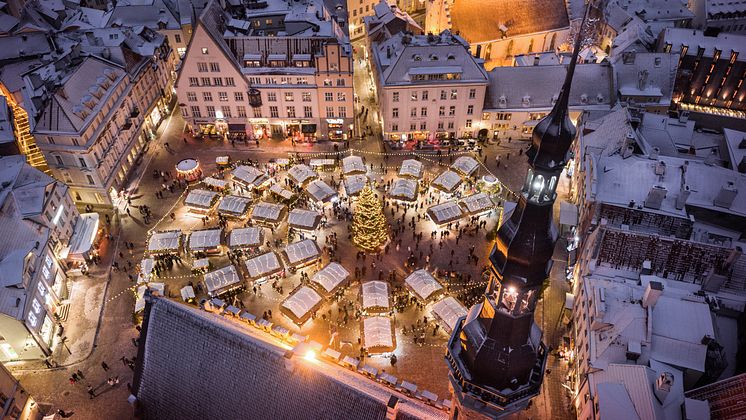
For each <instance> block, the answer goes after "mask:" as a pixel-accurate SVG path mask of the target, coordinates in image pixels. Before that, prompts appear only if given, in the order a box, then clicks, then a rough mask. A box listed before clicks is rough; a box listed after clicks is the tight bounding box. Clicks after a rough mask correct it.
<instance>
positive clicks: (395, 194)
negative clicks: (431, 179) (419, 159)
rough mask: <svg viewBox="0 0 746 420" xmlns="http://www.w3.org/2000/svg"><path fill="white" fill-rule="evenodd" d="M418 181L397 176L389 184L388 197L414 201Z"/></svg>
mask: <svg viewBox="0 0 746 420" xmlns="http://www.w3.org/2000/svg"><path fill="white" fill-rule="evenodd" d="M417 185H418V182H417V181H416V180H414V179H409V178H397V179H396V180H394V183H393V184H392V185H391V189H390V190H389V197H391V198H396V199H398V200H405V201H414V200H415V199H416V198H417Z"/></svg>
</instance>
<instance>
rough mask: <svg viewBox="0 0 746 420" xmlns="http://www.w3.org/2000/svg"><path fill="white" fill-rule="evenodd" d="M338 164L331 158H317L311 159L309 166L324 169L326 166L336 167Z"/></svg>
mask: <svg viewBox="0 0 746 420" xmlns="http://www.w3.org/2000/svg"><path fill="white" fill-rule="evenodd" d="M336 164H337V161H335V160H334V159H329V158H320V159H319V158H317V159H311V160H309V161H308V165H309V166H310V167H311V168H323V167H325V166H334V165H336Z"/></svg>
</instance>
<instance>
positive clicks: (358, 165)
mask: <svg viewBox="0 0 746 420" xmlns="http://www.w3.org/2000/svg"><path fill="white" fill-rule="evenodd" d="M366 172H367V171H366V170H365V164H364V163H363V158H361V157H360V156H347V157H346V158H344V159H342V173H343V174H344V175H354V174H364V173H366Z"/></svg>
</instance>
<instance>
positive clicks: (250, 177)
mask: <svg viewBox="0 0 746 420" xmlns="http://www.w3.org/2000/svg"><path fill="white" fill-rule="evenodd" d="M231 175H232V176H233V180H234V181H236V182H238V183H239V184H241V185H243V186H245V187H249V188H259V187H261V186H262V185H263V184H264V183H266V182H267V181H269V176H268V175H267V174H266V173H264V172H263V171H261V170H259V168H257V167H254V166H248V165H241V166H239V167H237V168H236V169H234V170H233V172H232V173H231Z"/></svg>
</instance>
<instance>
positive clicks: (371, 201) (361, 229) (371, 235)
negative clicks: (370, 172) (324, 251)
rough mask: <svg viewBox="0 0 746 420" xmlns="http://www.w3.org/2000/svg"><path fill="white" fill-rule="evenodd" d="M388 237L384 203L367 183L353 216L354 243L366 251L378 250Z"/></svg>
mask: <svg viewBox="0 0 746 420" xmlns="http://www.w3.org/2000/svg"><path fill="white" fill-rule="evenodd" d="M388 239H389V235H388V225H387V223H386V217H385V216H384V215H383V205H382V204H381V201H380V200H378V199H377V198H376V196H375V194H373V190H371V189H370V187H369V186H367V185H366V186H365V188H363V190H362V191H361V192H360V196H359V197H358V200H357V205H356V207H355V214H354V215H353V217H352V243H354V244H355V246H357V247H358V248H360V249H362V250H364V251H378V250H380V248H381V246H383V244H385V243H386V241H388Z"/></svg>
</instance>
